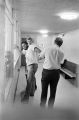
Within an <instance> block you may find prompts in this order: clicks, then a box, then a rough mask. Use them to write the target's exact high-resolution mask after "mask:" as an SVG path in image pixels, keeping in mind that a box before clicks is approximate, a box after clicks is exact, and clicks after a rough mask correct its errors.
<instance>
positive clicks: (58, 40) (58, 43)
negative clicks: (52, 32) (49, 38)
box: [54, 37, 63, 47]
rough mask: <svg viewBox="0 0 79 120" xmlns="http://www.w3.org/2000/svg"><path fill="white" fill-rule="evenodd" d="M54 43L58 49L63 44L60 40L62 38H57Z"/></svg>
mask: <svg viewBox="0 0 79 120" xmlns="http://www.w3.org/2000/svg"><path fill="white" fill-rule="evenodd" d="M54 43H55V44H56V45H58V46H59V47H60V46H61V45H62V44H63V40H62V38H60V37H57V38H56V39H55V41H54Z"/></svg>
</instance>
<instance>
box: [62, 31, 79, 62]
mask: <svg viewBox="0 0 79 120" xmlns="http://www.w3.org/2000/svg"><path fill="white" fill-rule="evenodd" d="M63 50H64V53H65V57H66V58H67V59H68V60H70V61H72V62H75V63H77V64H79V30H76V31H72V32H69V33H67V34H66V35H65V36H64V42H63Z"/></svg>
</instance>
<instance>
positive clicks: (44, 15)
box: [14, 0, 79, 33]
mask: <svg viewBox="0 0 79 120" xmlns="http://www.w3.org/2000/svg"><path fill="white" fill-rule="evenodd" d="M14 9H15V10H16V14H17V19H18V21H19V22H20V27H21V31H22V33H26V32H37V31H38V30H40V29H48V30H49V31H50V32H51V33H61V32H64V33H65V32H68V31H72V30H76V29H79V18H78V19H77V20H73V21H66V20H61V19H60V18H59V17H58V16H56V14H57V13H59V12H61V11H72V10H73V11H77V12H79V0H14Z"/></svg>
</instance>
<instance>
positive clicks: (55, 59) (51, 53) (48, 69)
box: [39, 37, 64, 106]
mask: <svg viewBox="0 0 79 120" xmlns="http://www.w3.org/2000/svg"><path fill="white" fill-rule="evenodd" d="M62 43H63V40H62V39H61V38H59V37H57V38H56V39H55V41H54V46H51V47H49V48H46V49H45V50H44V51H43V52H41V54H40V56H39V59H42V58H45V60H44V63H43V71H42V78H41V84H42V92H41V102H40V105H41V106H45V104H46V101H47V92H48V86H49V85H50V98H49V101H48V106H53V104H54V101H55V94H56V88H57V84H58V81H59V78H60V64H61V61H62V60H63V58H64V54H63V52H62V50H61V49H60V46H61V45H62Z"/></svg>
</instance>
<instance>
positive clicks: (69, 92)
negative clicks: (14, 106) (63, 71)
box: [15, 63, 79, 109]
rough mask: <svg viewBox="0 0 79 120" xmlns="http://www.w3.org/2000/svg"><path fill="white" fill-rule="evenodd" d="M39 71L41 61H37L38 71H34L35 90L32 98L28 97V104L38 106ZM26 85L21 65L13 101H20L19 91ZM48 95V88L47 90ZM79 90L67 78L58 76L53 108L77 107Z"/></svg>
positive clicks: (39, 90) (78, 106)
mask: <svg viewBox="0 0 79 120" xmlns="http://www.w3.org/2000/svg"><path fill="white" fill-rule="evenodd" d="M41 72H42V63H39V67H38V71H37V73H36V80H37V86H38V88H37V90H36V92H35V96H34V98H32V97H30V100H29V104H31V105H35V106H39V104H40V95H41ZM25 87H26V78H25V70H24V67H21V70H20V75H19V81H18V86H17V92H16V99H15V103H17V102H18V103H20V102H21V101H20V100H21V98H20V93H21V92H22V91H23V90H24V89H25ZM48 97H49V90H48ZM78 103H79V91H78V88H76V87H75V86H73V85H72V84H71V83H69V82H68V81H67V80H65V79H64V78H63V77H62V76H61V77H60V81H59V83H58V87H57V93H56V100H55V105H54V107H55V108H69V109H77V108H79V104H78Z"/></svg>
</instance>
